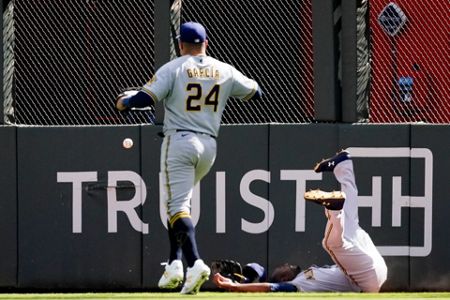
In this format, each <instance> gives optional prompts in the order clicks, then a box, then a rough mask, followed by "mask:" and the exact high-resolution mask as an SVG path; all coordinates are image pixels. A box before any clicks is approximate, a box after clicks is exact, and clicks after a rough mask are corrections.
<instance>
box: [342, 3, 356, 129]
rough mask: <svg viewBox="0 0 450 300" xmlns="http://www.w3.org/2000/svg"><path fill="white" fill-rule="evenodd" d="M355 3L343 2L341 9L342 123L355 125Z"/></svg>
mask: <svg viewBox="0 0 450 300" xmlns="http://www.w3.org/2000/svg"><path fill="white" fill-rule="evenodd" d="M356 2H357V0H345V1H342V3H341V9H342V44H341V57H342V81H341V85H342V122H347V123H355V122H357V121H358V116H357V106H356V104H357V72H356V71H357V53H356V26H357V24H356Z"/></svg>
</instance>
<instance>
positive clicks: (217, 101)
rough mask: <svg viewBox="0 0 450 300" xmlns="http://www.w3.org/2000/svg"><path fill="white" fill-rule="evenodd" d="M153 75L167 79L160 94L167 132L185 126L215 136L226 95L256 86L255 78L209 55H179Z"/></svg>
mask: <svg viewBox="0 0 450 300" xmlns="http://www.w3.org/2000/svg"><path fill="white" fill-rule="evenodd" d="M156 75H157V77H162V79H161V78H157V80H159V81H161V80H167V82H166V85H167V87H168V90H167V94H166V95H163V96H164V97H163V98H164V99H163V100H164V106H165V118H164V132H166V133H167V132H169V131H173V130H177V129H178V130H179V129H185V130H192V131H198V132H204V133H208V134H210V135H213V136H217V135H218V131H219V127H220V121H221V118H222V113H223V111H224V109H225V106H226V102H227V100H228V98H229V97H230V96H236V97H240V98H244V97H245V96H246V95H248V94H251V93H252V91H253V90H256V89H257V84H256V82H255V81H253V80H251V79H249V78H247V77H245V76H243V75H242V74H241V73H240V72H238V71H237V70H236V69H235V68H234V67H232V66H231V65H228V64H226V63H223V62H221V61H219V60H217V59H215V58H212V57H210V56H191V55H185V56H182V57H179V58H177V59H175V60H173V61H171V62H170V63H168V64H166V65H165V66H163V67H162V68H161V69H160V70H158V72H157V74H156ZM170 82H171V84H170ZM154 84H156V82H154V83H153V84H151V85H150V86H149V89H152V87H153V85H154ZM159 85H161V83H159Z"/></svg>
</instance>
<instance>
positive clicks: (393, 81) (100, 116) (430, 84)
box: [3, 0, 450, 125]
mask: <svg viewBox="0 0 450 300" xmlns="http://www.w3.org/2000/svg"><path fill="white" fill-rule="evenodd" d="M154 1H155V0H65V1H58V0H11V1H10V2H9V5H8V7H7V9H6V10H5V12H4V24H3V36H4V40H3V49H4V58H5V59H4V91H3V92H4V102H3V104H4V115H5V121H6V123H9V124H17V125H21V124H24V125H110V124H141V123H153V121H154V116H153V114H152V113H151V112H149V111H145V110H144V111H133V112H130V113H129V114H122V113H118V112H116V111H115V109H114V99H115V97H116V95H117V94H118V93H119V92H120V91H121V90H122V89H124V88H127V87H130V86H141V85H143V83H145V82H146V81H147V80H148V79H149V78H151V76H152V74H154V72H155V2H154ZM168 1H169V0H168ZM311 1H312V0H306V1H302V0H279V1H266V0H248V1H242V0H229V1H216V0H172V1H171V3H172V7H171V15H170V18H171V20H170V23H171V24H172V26H171V29H172V33H171V35H172V39H171V41H170V43H171V49H172V54H171V55H172V58H174V57H175V56H176V51H175V50H176V48H177V43H176V40H175V36H176V35H177V30H178V28H179V24H180V22H185V21H197V22H201V23H203V24H205V26H206V27H207V29H208V35H209V42H210V43H209V45H210V47H209V50H208V53H209V54H210V55H211V56H213V57H216V58H218V59H220V60H222V61H225V62H227V63H230V64H232V65H234V66H235V67H236V68H238V69H239V70H241V71H242V72H243V73H244V74H246V75H247V76H249V77H251V78H254V79H255V80H257V81H258V82H259V83H260V85H261V87H262V89H263V91H264V93H265V96H264V99H263V101H258V102H249V103H242V102H240V101H237V100H236V99H232V100H231V101H230V102H229V105H228V106H227V108H226V110H225V112H224V116H223V119H222V123H224V124H255V123H304V122H307V123H308V122H315V119H314V92H313V88H314V86H313V84H314V76H313V43H312V31H313V29H312V3H311ZM336 3H337V4H336V5H337V8H336V12H337V13H336V14H335V15H336V18H339V9H338V7H339V5H338V4H339V3H340V2H339V1H336ZM362 3H363V4H364V5H361V6H360V7H359V8H358V9H359V12H358V21H357V24H358V34H359V32H360V31H361V34H364V31H365V22H366V23H367V25H368V27H369V30H370V35H369V36H370V39H369V43H368V45H367V43H366V42H365V41H364V39H359V40H361V41H364V44H358V49H357V50H358V59H359V60H360V63H359V65H358V70H357V74H359V75H358V100H357V101H358V103H357V105H358V110H359V111H360V112H361V113H362V114H363V115H369V122H373V123H393V122H416V121H424V122H431V123H450V101H449V96H450V95H449V94H450V92H449V84H450V79H449V78H450V77H449V76H448V75H447V73H448V69H449V56H450V55H449V43H448V41H449V32H450V28H449V22H448V20H449V17H450V16H449V14H450V2H448V1H419V0H399V1H396V2H389V1H388V0H364V1H362ZM367 6H368V8H367ZM364 16H366V18H365V17H364ZM335 23H336V24H339V20H335ZM369 58H370V64H369V63H368V62H369ZM369 66H370V68H369ZM362 79H364V80H362Z"/></svg>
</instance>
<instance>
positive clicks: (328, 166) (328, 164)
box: [314, 150, 351, 173]
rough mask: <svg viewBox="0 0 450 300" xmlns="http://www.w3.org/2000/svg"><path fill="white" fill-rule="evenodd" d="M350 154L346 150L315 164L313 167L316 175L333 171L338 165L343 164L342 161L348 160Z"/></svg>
mask: <svg viewBox="0 0 450 300" xmlns="http://www.w3.org/2000/svg"><path fill="white" fill-rule="evenodd" d="M350 158H351V157H350V153H349V152H348V151H346V150H342V151H341V152H339V153H337V154H336V155H335V156H333V157H330V158H327V159H322V161H321V162H319V163H317V164H316V166H315V167H314V171H315V172H316V173H319V172H326V171H330V172H331V171H333V170H334V168H335V167H336V166H337V164H338V163H340V162H343V161H344V160H347V159H350Z"/></svg>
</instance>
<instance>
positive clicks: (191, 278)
mask: <svg viewBox="0 0 450 300" xmlns="http://www.w3.org/2000/svg"><path fill="white" fill-rule="evenodd" d="M210 273H211V270H210V269H209V267H208V266H207V265H206V264H205V263H204V262H203V260H201V259H197V260H196V261H195V263H194V265H193V266H192V268H188V269H187V272H186V281H185V283H184V286H183V288H182V289H181V294H197V293H198V291H199V290H200V287H201V286H202V284H203V283H204V282H205V281H206V280H208V278H209V274H210Z"/></svg>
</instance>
